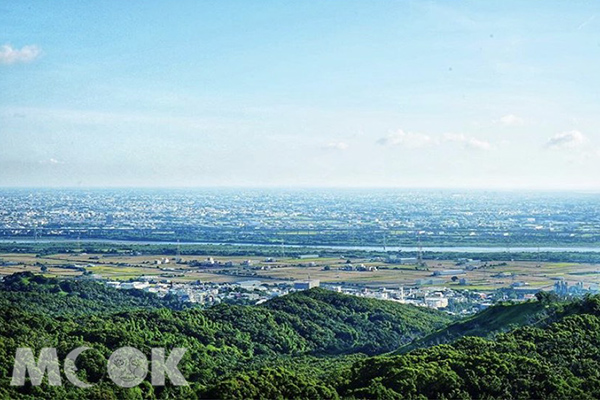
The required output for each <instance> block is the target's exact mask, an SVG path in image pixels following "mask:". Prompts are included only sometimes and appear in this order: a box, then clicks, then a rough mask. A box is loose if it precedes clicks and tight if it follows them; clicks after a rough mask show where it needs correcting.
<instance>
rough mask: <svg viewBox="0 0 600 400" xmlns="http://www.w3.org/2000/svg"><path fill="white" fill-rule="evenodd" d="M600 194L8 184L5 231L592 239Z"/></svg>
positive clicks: (33, 235)
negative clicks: (39, 187) (25, 186)
mask: <svg viewBox="0 0 600 400" xmlns="http://www.w3.org/2000/svg"><path fill="white" fill-rule="evenodd" d="M599 207H600V204H599V201H598V196H597V195H595V194H593V193H569V194H567V193H540V192H531V193H527V192H525V193H523V192H519V193H513V192H484V191H467V192H457V191H450V190H421V191H409V190H375V189H373V190H368V189H363V190H308V189H307V190H283V189H281V190H275V189H271V190H258V189H239V190H234V189H213V190H200V189H197V190H184V189H177V190H175V189H170V190H167V189H165V190H150V189H147V190H144V189H136V190H116V189H113V190H108V189H106V190H101V189H93V190H91V189H88V190H83V189H77V190H76V189H73V190H64V189H63V190H30V189H1V190H0V238H4V239H11V238H21V239H23V238H29V239H44V238H45V239H49V238H71V239H81V240H86V239H124V240H150V241H157V240H158V241H177V240H180V241H196V242H212V243H215V242H222V243H256V244H280V245H313V246H314V245H357V246H379V247H394V246H396V247H398V246H399V247H402V246H419V245H422V246H425V247H427V246H486V245H487V246H498V247H503V248H510V247H521V246H544V247H547V246H590V245H596V244H597V243H599V242H600V213H599V212H598V211H599Z"/></svg>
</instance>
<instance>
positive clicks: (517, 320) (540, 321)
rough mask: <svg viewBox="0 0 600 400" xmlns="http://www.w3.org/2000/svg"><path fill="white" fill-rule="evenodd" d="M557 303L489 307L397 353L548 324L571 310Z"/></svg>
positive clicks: (418, 340) (507, 304) (530, 302)
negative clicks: (464, 338) (523, 327)
mask: <svg viewBox="0 0 600 400" xmlns="http://www.w3.org/2000/svg"><path fill="white" fill-rule="evenodd" d="M565 306H566V305H565V304H562V303H560V302H558V301H557V300H556V301H553V302H546V301H543V302H540V301H528V302H524V303H517V304H514V303H501V304H497V305H495V306H493V307H489V308H487V309H485V310H483V311H481V312H479V313H477V314H475V315H473V316H471V317H468V318H465V319H463V320H459V321H456V322H454V323H452V324H450V325H448V326H446V327H444V328H442V329H440V330H438V331H436V332H433V333H431V334H429V335H427V336H425V337H423V338H420V339H417V340H415V341H414V342H412V343H410V344H408V345H406V346H404V347H401V348H400V349H399V350H398V351H397V354H404V353H407V352H409V351H411V350H414V349H417V348H424V347H430V346H433V345H437V344H445V343H451V342H453V341H455V340H457V339H459V338H461V337H464V336H477V337H484V338H492V337H494V336H495V335H497V334H499V333H502V332H508V331H510V330H513V329H516V328H519V327H521V326H525V325H529V326H541V325H544V324H548V323H550V322H552V321H554V320H556V319H557V318H559V317H561V316H564V315H565V314H566V313H570V312H574V311H575V310H573V309H572V307H570V308H569V307H566V308H565Z"/></svg>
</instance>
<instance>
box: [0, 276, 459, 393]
mask: <svg viewBox="0 0 600 400" xmlns="http://www.w3.org/2000/svg"><path fill="white" fill-rule="evenodd" d="M0 289H1V290H0V341H1V342H0V397H10V398H15V397H19V396H23V395H31V396H35V397H46V398H50V397H51V398H63V397H65V396H67V395H68V396H71V397H72V398H76V397H80V398H81V397H90V396H92V395H91V394H90V393H91V390H92V389H90V390H88V391H86V390H83V389H78V388H75V387H73V386H69V385H65V386H63V387H50V386H47V385H42V386H40V387H30V386H26V387H23V388H14V387H10V386H9V382H10V374H11V371H12V364H13V360H14V354H15V351H16V348H17V347H32V348H34V349H35V350H36V351H39V350H40V349H41V348H42V347H56V348H57V349H58V354H59V358H62V357H64V356H65V355H66V354H67V353H68V352H69V351H70V350H72V349H73V348H75V347H78V346H89V347H91V348H93V351H88V352H86V353H85V356H83V355H82V359H81V362H82V365H81V370H82V371H86V374H87V379H89V380H90V381H92V382H96V383H97V384H96V385H95V386H94V388H93V391H95V392H94V395H93V397H105V398H138V397H140V396H146V397H150V398H153V397H168V396H171V397H178V398H181V397H183V398H185V397H193V396H195V395H197V394H199V393H204V391H206V390H209V388H212V387H214V385H215V384H217V383H218V382H221V381H222V379H224V378H226V377H233V376H235V374H237V373H240V372H242V371H244V372H247V371H249V370H255V372H252V374H259V373H262V372H259V371H263V372H265V371H271V372H269V373H271V374H272V377H273V379H275V377H276V376H277V377H278V378H277V379H279V380H290V381H293V382H296V383H294V385H295V386H298V385H300V386H302V385H305V386H306V387H309V386H311V387H312V386H314V383H315V379H317V378H316V377H315V374H314V373H315V372H318V371H333V370H338V369H339V368H338V367H336V366H335V365H338V361H339V363H341V364H347V363H348V361H347V359H345V358H340V357H336V358H330V359H324V360H320V361H315V360H316V359H314V358H311V357H314V356H320V357H323V356H336V355H340V354H351V353H359V352H362V353H367V354H380V353H383V352H387V351H389V350H390V349H394V348H397V347H398V346H400V345H402V344H406V343H408V342H410V341H411V340H413V338H415V337H419V336H422V335H425V334H427V333H430V332H432V331H433V330H435V329H439V328H441V327H442V326H444V325H445V324H447V323H448V322H450V321H451V318H450V317H449V316H448V315H447V314H445V313H442V312H437V311H434V310H428V309H422V308H417V307H413V306H407V305H402V304H396V303H392V302H384V301H376V300H369V299H362V298H356V297H351V296H346V295H341V294H337V293H333V292H329V291H325V290H322V289H313V290H310V291H306V292H299V293H295V294H292V295H289V296H284V297H281V298H277V299H274V300H272V301H270V302H267V303H265V304H264V305H260V306H232V305H225V304H223V305H219V306H216V307H212V308H209V309H206V310H202V309H200V308H191V309H186V310H173V309H169V308H167V306H169V305H170V303H169V302H168V301H167V302H166V303H164V300H161V299H158V298H155V297H152V296H151V295H147V294H145V293H136V292H128V291H127V292H126V291H117V290H114V289H111V288H107V287H105V286H103V285H100V284H97V283H94V282H76V281H68V282H64V281H58V280H55V279H47V278H42V277H37V276H32V275H27V274H21V275H16V276H12V277H9V278H8V279H6V280H5V281H4V282H3V284H2V286H1V287H0ZM146 296H150V297H146ZM111 310H115V311H111ZM122 346H133V347H136V348H138V349H140V350H142V351H144V352H146V353H149V352H150V348H151V347H166V348H173V347H185V348H186V349H188V351H187V353H186V356H185V357H184V359H183V360H182V362H181V365H183V366H184V367H183V368H182V372H183V373H184V375H185V376H186V377H187V379H188V381H189V382H191V386H190V387H188V388H178V387H171V386H166V387H162V388H155V387H152V386H150V385H149V384H142V385H140V386H139V387H136V388H133V389H127V390H125V389H121V388H118V387H116V386H115V385H113V384H112V383H111V382H110V381H108V380H107V378H106V377H105V376H104V371H105V365H106V360H107V358H108V356H110V354H111V352H112V351H114V350H115V349H117V348H119V347H122ZM286 360H287V361H286ZM317 364H318V365H319V367H318V368H317V367H314V366H313V365H317ZM341 364H340V365H341ZM274 366H277V368H279V369H275V370H273V367H274ZM290 366H293V367H290ZM330 367H331V368H330ZM277 371H279V372H277ZM282 371H283V372H282ZM82 373H83V372H82ZM249 373H250V372H249ZM265 373H266V372H265ZM320 375H321V376H323V374H320ZM269 379H270V378H269ZM302 382H304V383H302ZM319 382H320V381H319ZM280 389H281V388H280ZM211 390H212V389H211ZM302 390H303V389H302ZM302 390H301V391H300V392H298V393H304V392H303V391H302ZM332 390H333V389H332V386H331V385H328V384H325V383H323V388H322V390H320V391H317V392H313V391H308V392H306V395H307V396H308V394H309V393H310V394H314V393H321V394H322V395H323V396H325V394H326V393H334V392H332ZM289 393H290V394H291V393H293V392H289ZM326 397H327V396H326Z"/></svg>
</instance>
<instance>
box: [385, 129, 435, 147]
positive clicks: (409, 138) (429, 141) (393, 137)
mask: <svg viewBox="0 0 600 400" xmlns="http://www.w3.org/2000/svg"><path fill="white" fill-rule="evenodd" d="M377 143H378V144H380V145H382V146H402V147H408V148H418V147H425V146H430V145H434V144H437V141H436V140H435V139H433V138H432V137H431V136H429V135H425V134H422V133H413V132H404V131H403V130H402V129H400V130H398V131H396V132H392V133H390V134H388V135H387V136H385V137H382V138H381V139H379V140H378V141H377Z"/></svg>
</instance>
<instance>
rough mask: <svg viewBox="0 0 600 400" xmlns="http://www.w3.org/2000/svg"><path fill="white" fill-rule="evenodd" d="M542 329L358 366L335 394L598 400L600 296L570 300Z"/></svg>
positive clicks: (464, 340)
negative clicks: (567, 308)
mask: <svg viewBox="0 0 600 400" xmlns="http://www.w3.org/2000/svg"><path fill="white" fill-rule="evenodd" d="M569 310H570V311H569V312H567V313H565V314H562V315H561V316H558V317H557V319H556V320H555V321H554V322H551V323H549V324H547V325H545V326H543V327H535V326H523V327H521V328H518V329H516V330H514V331H512V332H509V333H502V334H498V335H497V336H496V338H495V340H486V339H483V338H477V337H464V338H462V339H459V340H457V341H456V342H454V343H453V344H451V345H439V346H433V347H430V348H427V349H418V350H415V351H412V352H410V353H408V354H404V355H396V356H391V357H386V356H379V357H373V358H369V359H366V360H362V361H358V362H357V363H356V364H354V365H353V366H352V367H351V368H349V369H348V370H347V372H346V373H345V374H341V376H343V378H342V379H340V381H338V382H339V383H338V385H337V391H338V394H339V395H341V396H343V397H350V398H388V399H396V398H398V399H400V398H403V399H404V398H408V399H417V398H419V399H420V398H431V399H450V398H461V399H467V398H486V399H515V398H534V399H596V398H600V372H599V371H600V297H590V298H587V299H585V300H583V301H576V302H574V303H571V305H570V308H569Z"/></svg>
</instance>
